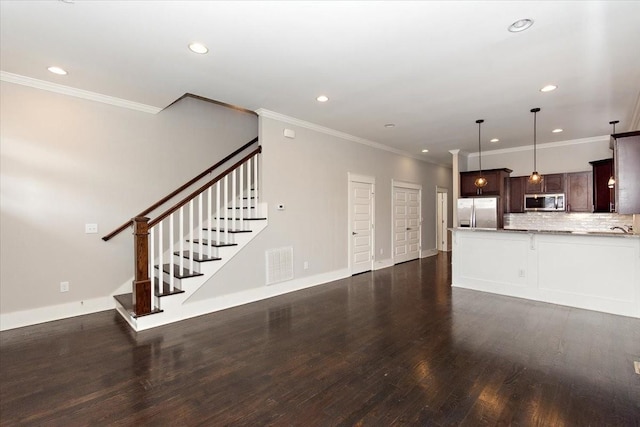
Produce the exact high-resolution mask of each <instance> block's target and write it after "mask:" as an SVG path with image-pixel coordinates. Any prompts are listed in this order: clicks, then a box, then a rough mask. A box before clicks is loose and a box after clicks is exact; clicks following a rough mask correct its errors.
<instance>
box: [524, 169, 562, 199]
mask: <svg viewBox="0 0 640 427" xmlns="http://www.w3.org/2000/svg"><path fill="white" fill-rule="evenodd" d="M524 192H525V194H545V193H549V194H552V193H564V174H563V173H554V174H550V175H543V176H542V181H541V182H539V183H538V184H531V183H530V182H529V181H528V180H527V181H526V182H525V187H524Z"/></svg>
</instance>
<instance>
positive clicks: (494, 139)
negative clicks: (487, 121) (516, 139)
mask: <svg viewBox="0 0 640 427" xmlns="http://www.w3.org/2000/svg"><path fill="white" fill-rule="evenodd" d="M489 142H500V140H499V139H498V138H493V139H492V140H491V141H489Z"/></svg>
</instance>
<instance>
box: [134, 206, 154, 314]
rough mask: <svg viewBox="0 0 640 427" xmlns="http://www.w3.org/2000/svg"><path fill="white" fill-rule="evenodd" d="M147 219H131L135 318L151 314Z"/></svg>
mask: <svg viewBox="0 0 640 427" xmlns="http://www.w3.org/2000/svg"><path fill="white" fill-rule="evenodd" d="M148 223H149V218H146V217H142V216H138V217H135V218H133V256H134V263H135V276H134V278H133V310H134V312H135V314H136V316H141V315H143V314H149V313H151V280H149V224H148Z"/></svg>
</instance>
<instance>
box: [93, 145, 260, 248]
mask: <svg viewBox="0 0 640 427" xmlns="http://www.w3.org/2000/svg"><path fill="white" fill-rule="evenodd" d="M256 142H258V137H255V138H253V139H252V140H251V141H249V142H247V143H246V144H244V145H243V146H242V147H240V148H238V149H237V150H235V151H234V152H233V153H231V154H229V155H228V156H226V157H225V158H224V159H222V160H220V161H219V162H217V163H216V164H215V165H213V166H211V167H209V168H207V170H205V171H204V172H202V173H201V174H199V175H198V176H196V177H195V178H193V179H191V180H190V181H189V182H187V183H186V184H184V185H182V186H180V187H179V188H177V189H176V190H174V191H173V192H171V193H170V194H168V195H167V196H165V197H163V198H162V199H160V200H158V201H157V202H156V203H154V204H153V205H151V206H149V207H148V208H147V209H145V210H144V211H142V212H140V213H139V214H138V215H136V216H135V217H143V216H146V215H147V214H148V213H149V212H151V211H153V210H154V209H157V208H158V207H159V206H162V205H163V204H165V203H166V202H167V201H168V200H171V199H172V198H173V197H175V196H176V195H177V194H179V193H181V192H183V191H184V190H185V189H187V188H189V187H190V186H191V185H193V184H194V183H196V182H198V181H199V180H200V179H202V178H203V177H204V176H206V175H207V174H209V173H211V172H212V171H213V170H214V169H216V168H219V167H220V166H221V165H223V164H224V163H226V162H228V161H229V160H230V159H232V158H233V157H235V156H236V155H238V153H241V152H242V151H244V150H245V149H247V147H249V146H251V145H252V144H255V143H256ZM131 225H132V221H131V220H129V221H127V222H125V223H124V224H122V225H121V226H120V227H118V228H116V229H115V230H113V231H112V232H111V233H109V234H107V235H106V236H104V237H103V238H102V240H104V241H105V242H106V241H108V240H110V239H112V238H113V237H115V236H116V235H118V234H120V233H121V232H123V231H124V230H125V229H127V228H128V227H130V226H131Z"/></svg>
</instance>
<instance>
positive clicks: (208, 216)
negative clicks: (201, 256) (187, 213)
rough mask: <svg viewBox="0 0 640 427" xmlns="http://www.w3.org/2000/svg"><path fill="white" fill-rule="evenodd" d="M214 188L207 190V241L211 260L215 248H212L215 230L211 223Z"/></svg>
mask: <svg viewBox="0 0 640 427" xmlns="http://www.w3.org/2000/svg"><path fill="white" fill-rule="evenodd" d="M212 190H213V189H212V188H211V187H209V188H207V230H209V231H208V232H207V234H208V236H207V240H208V241H209V248H208V249H209V250H208V251H207V254H208V255H209V258H211V252H212V251H213V247H212V246H211V241H212V240H213V230H211V227H212V221H211V215H212V213H211V193H212Z"/></svg>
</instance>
